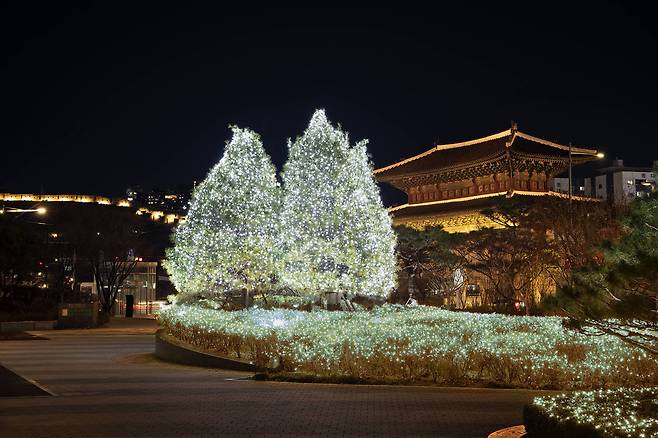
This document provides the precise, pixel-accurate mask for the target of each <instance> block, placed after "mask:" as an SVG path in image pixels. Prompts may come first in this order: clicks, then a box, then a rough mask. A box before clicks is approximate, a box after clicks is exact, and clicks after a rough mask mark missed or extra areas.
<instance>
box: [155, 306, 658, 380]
mask: <svg viewBox="0 0 658 438" xmlns="http://www.w3.org/2000/svg"><path fill="white" fill-rule="evenodd" d="M159 317H160V322H161V324H162V325H163V326H164V327H165V328H166V330H167V331H168V332H169V333H170V334H171V335H173V336H174V337H176V338H178V339H180V340H182V341H184V342H187V343H190V344H192V345H195V346H197V347H200V348H203V349H206V350H209V351H214V352H216V353H218V354H220V355H226V356H232V357H238V358H241V359H246V360H249V361H252V362H254V363H255V364H256V365H258V366H261V367H267V368H271V369H276V370H277V371H285V372H304V373H309V374H313V375H316V376H325V377H330V376H334V377H335V376H349V377H354V378H361V379H382V380H390V379H396V380H400V381H428V382H436V383H441V384H466V383H468V382H473V381H475V382H480V383H487V382H491V383H494V384H498V385H505V386H520V387H531V388H582V389H585V388H606V387H613V386H622V385H626V386H633V385H647V384H658V364H657V363H656V361H655V359H653V358H652V357H651V356H650V355H648V354H647V353H645V352H643V351H641V350H638V349H634V348H632V347H629V346H628V345H627V344H624V343H623V342H622V341H620V340H619V339H617V338H614V337H611V336H585V335H583V334H580V333H576V332H574V331H569V330H567V329H565V328H564V327H563V326H562V324H561V320H560V319H559V318H554V317H545V318H540V317H527V316H503V315H495V314H489V315H483V314H473V313H466V312H450V311H446V310H441V309H436V308H429V307H423V306H419V307H415V308H406V307H403V306H391V305H386V306H382V307H378V308H376V309H374V310H372V311H363V312H326V311H315V312H301V311H296V310H286V309H272V310H265V309H250V310H243V311H235V312H227V311H222V310H214V309H208V308H204V307H199V306H191V305H171V306H167V307H165V308H164V309H162V311H161V313H160V316H159Z"/></svg>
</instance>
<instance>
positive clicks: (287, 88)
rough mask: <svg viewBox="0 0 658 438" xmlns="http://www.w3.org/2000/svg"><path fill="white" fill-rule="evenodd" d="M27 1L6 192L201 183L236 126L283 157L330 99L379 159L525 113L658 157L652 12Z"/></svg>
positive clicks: (11, 10)
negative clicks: (288, 143)
mask: <svg viewBox="0 0 658 438" xmlns="http://www.w3.org/2000/svg"><path fill="white" fill-rule="evenodd" d="M12 3H15V4H14V5H13V6H2V9H1V10H0V15H1V16H2V18H0V20H1V22H2V32H3V36H2V42H1V44H2V53H3V56H2V60H1V61H0V76H1V79H2V89H3V91H2V98H1V99H0V100H1V102H2V103H1V105H2V107H3V108H2V109H3V115H2V124H1V127H2V129H0V151H1V152H0V163H1V166H0V191H11V192H23V193H25V192H37V193H38V192H40V191H43V192H44V193H63V192H67V193H71V192H72V193H88V194H103V195H110V196H118V195H122V194H123V193H124V191H125V189H126V187H127V186H129V185H132V184H141V185H142V186H144V187H146V188H151V187H161V188H164V187H168V186H174V185H176V184H186V183H190V182H191V181H192V180H199V179H202V178H203V177H204V175H205V173H206V172H207V171H208V169H209V168H210V167H211V166H212V165H213V164H214V163H215V162H216V161H217V160H218V159H219V157H220V156H221V152H222V148H223V145H224V142H225V140H226V139H227V137H228V134H229V131H228V125H229V124H238V125H240V126H246V127H250V128H252V129H254V130H256V131H257V132H258V133H260V134H261V136H262V138H263V140H264V142H265V145H266V148H267V149H268V151H269V152H270V153H271V155H272V157H273V159H274V162H275V164H277V165H278V166H281V165H282V163H283V162H284V161H285V159H286V139H287V138H288V137H295V136H297V135H299V134H300V133H301V132H302V131H303V129H304V127H305V126H306V124H307V123H308V120H309V118H310V116H311V114H312V112H313V110H314V109H315V108H325V109H326V110H327V114H328V116H329V118H330V119H331V120H332V121H334V122H340V123H341V124H342V126H343V127H344V128H345V129H346V130H348V131H349V132H350V135H351V137H352V139H354V140H357V139H361V138H368V139H370V152H371V153H372V155H373V159H374V162H375V164H376V166H378V167H379V166H384V165H387V164H391V163H392V162H394V161H397V160H398V159H400V158H402V157H406V156H409V155H413V154H416V153H418V152H422V151H424V150H426V149H428V148H430V147H431V146H432V145H433V143H435V142H436V141H438V142H439V143H444V142H453V141H461V140H468V139H472V138H476V137H480V136H483V135H488V134H492V133H495V132H499V131H502V130H504V129H507V128H509V126H510V120H512V119H513V120H516V121H517V122H518V123H519V127H520V129H521V130H522V131H524V132H527V133H529V134H533V135H537V136H540V137H543V138H547V139H550V140H554V141H558V142H564V143H566V142H569V141H572V142H573V143H574V145H579V146H589V147H594V148H599V149H603V150H604V151H605V152H606V153H607V155H608V157H610V158H612V157H614V156H619V157H621V158H624V159H625V161H626V162H627V163H628V164H636V165H650V164H651V161H652V160H654V159H658V84H657V82H658V43H657V39H658V36H657V30H656V29H657V28H658V27H657V26H656V25H655V23H658V16H657V15H656V12H655V11H654V10H652V9H649V8H648V7H640V8H638V7H637V6H624V5H622V4H621V3H618V2H606V1H599V2H596V3H591V4H588V5H587V6H576V3H577V2H571V4H567V5H565V6H563V7H557V6H555V3H553V4H552V5H551V4H543V5H541V4H540V3H537V2H523V3H504V2H486V3H485V4H488V6H480V7H475V6H471V7H467V6H458V5H455V4H453V5H451V6H449V7H448V6H446V7H438V8H435V9H425V8H424V7H423V6H421V5H420V4H413V3H410V2H395V5H396V6H395V7H385V6H383V3H384V2H380V4H379V5H378V6H376V7H375V6H373V7H359V8H355V7H349V8H348V7H341V6H339V4H338V3H334V2H308V3H307V4H308V5H313V7H311V6H309V7H306V8H298V7H296V8H285V7H282V6H280V5H278V6H276V7H275V8H263V7H259V6H257V5H256V4H255V3H251V2H250V4H249V5H248V6H246V7H245V8H244V9H231V7H229V6H226V5H223V4H221V3H220V2H214V3H213V4H214V5H215V7H214V8H213V7H210V6H208V7H199V6H195V7H184V6H183V5H193V4H196V3H197V2H179V3H178V4H174V3H165V2H154V3H146V2H130V3H135V4H137V6H135V5H130V4H126V5H125V6H118V3H121V2H110V1H107V2H95V3H91V5H87V6H84V7H68V6H61V5H60V2H48V3H45V4H43V5H39V4H38V3H36V2H12ZM18 3H20V5H18ZM437 3H438V2H437ZM450 3H461V2H450Z"/></svg>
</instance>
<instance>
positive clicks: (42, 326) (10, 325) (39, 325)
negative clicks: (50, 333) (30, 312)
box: [0, 321, 57, 333]
mask: <svg viewBox="0 0 658 438" xmlns="http://www.w3.org/2000/svg"><path fill="white" fill-rule="evenodd" d="M56 326H57V321H8V322H0V333H16V332H28V331H33V330H53V329H54V328H55V327H56Z"/></svg>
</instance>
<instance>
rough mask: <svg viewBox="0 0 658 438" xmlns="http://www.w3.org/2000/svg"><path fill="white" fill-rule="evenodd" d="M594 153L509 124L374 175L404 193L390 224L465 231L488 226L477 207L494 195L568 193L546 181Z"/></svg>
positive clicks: (523, 195)
mask: <svg viewBox="0 0 658 438" xmlns="http://www.w3.org/2000/svg"><path fill="white" fill-rule="evenodd" d="M597 154H598V151H597V150H595V149H588V148H582V147H572V146H566V145H562V144H558V143H555V142H552V141H549V140H544V139H541V138H538V137H534V136H531V135H528V134H525V133H523V132H521V131H519V130H518V128H517V126H516V125H515V124H514V125H513V126H512V128H510V129H508V130H506V131H502V132H499V133H497V134H493V135H490V136H487V137H482V138H479V139H475V140H469V141H464V142H459V143H451V144H443V145H436V146H434V147H433V148H432V149H430V150H428V151H425V152H423V153H421V154H418V155H415V156H413V157H410V158H407V159H404V160H402V161H399V162H397V163H394V164H391V165H390V166H386V167H382V168H380V169H376V170H375V171H374V174H375V177H376V178H377V179H378V180H379V181H380V182H385V183H387V184H390V185H392V186H394V187H396V188H398V189H400V190H402V191H403V192H405V193H406V194H407V203H406V204H403V205H400V206H397V207H393V208H391V209H390V210H389V211H390V213H391V216H392V218H393V223H394V224H405V225H408V226H411V227H417V228H422V227H424V226H427V225H442V226H443V227H444V229H445V230H446V231H448V232H469V231H473V230H476V229H478V228H480V227H482V226H488V225H490V226H493V224H491V223H489V222H488V221H487V219H486V218H485V217H483V216H482V215H481V214H480V211H481V210H482V209H483V208H485V207H486V206H489V205H492V204H493V203H494V202H495V200H496V198H501V197H512V196H519V197H532V196H568V195H565V193H564V191H563V190H557V191H556V190H551V180H552V179H553V178H554V177H555V176H556V175H559V174H560V173H562V172H564V171H565V170H567V169H568V167H569V165H570V163H571V165H572V166H575V165H578V164H581V163H585V162H587V161H590V160H593V159H595V158H596V157H597ZM566 185H567V187H568V182H567V183H566ZM566 192H568V188H567V190H566ZM583 192H584V187H583Z"/></svg>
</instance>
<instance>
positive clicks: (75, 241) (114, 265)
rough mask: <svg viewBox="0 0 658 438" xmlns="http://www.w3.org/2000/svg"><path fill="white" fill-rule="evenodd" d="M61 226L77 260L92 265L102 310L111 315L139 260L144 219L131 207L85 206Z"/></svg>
mask: <svg viewBox="0 0 658 438" xmlns="http://www.w3.org/2000/svg"><path fill="white" fill-rule="evenodd" d="M61 229H62V235H63V238H64V239H66V240H67V241H68V243H69V244H70V246H71V247H72V249H73V251H75V253H76V258H77V260H78V263H86V264H88V266H89V267H90V268H91V271H92V273H93V275H94V281H95V282H96V289H97V292H98V299H99V303H100V308H101V311H102V312H103V313H104V314H106V315H109V314H110V313H111V312H112V308H113V305H114V302H115V300H116V297H117V294H118V292H119V289H121V287H122V285H123V283H124V281H125V280H126V278H127V277H128V276H129V275H130V274H131V273H132V271H133V269H134V268H135V265H136V264H137V260H138V258H137V256H138V255H139V250H140V249H141V248H142V234H143V220H142V219H139V218H138V217H136V216H135V214H134V213H133V212H132V211H131V210H129V209H123V208H118V207H113V206H86V208H84V209H77V210H76V211H75V212H74V213H73V214H71V216H70V217H68V218H67V220H66V221H62V225H61Z"/></svg>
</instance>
